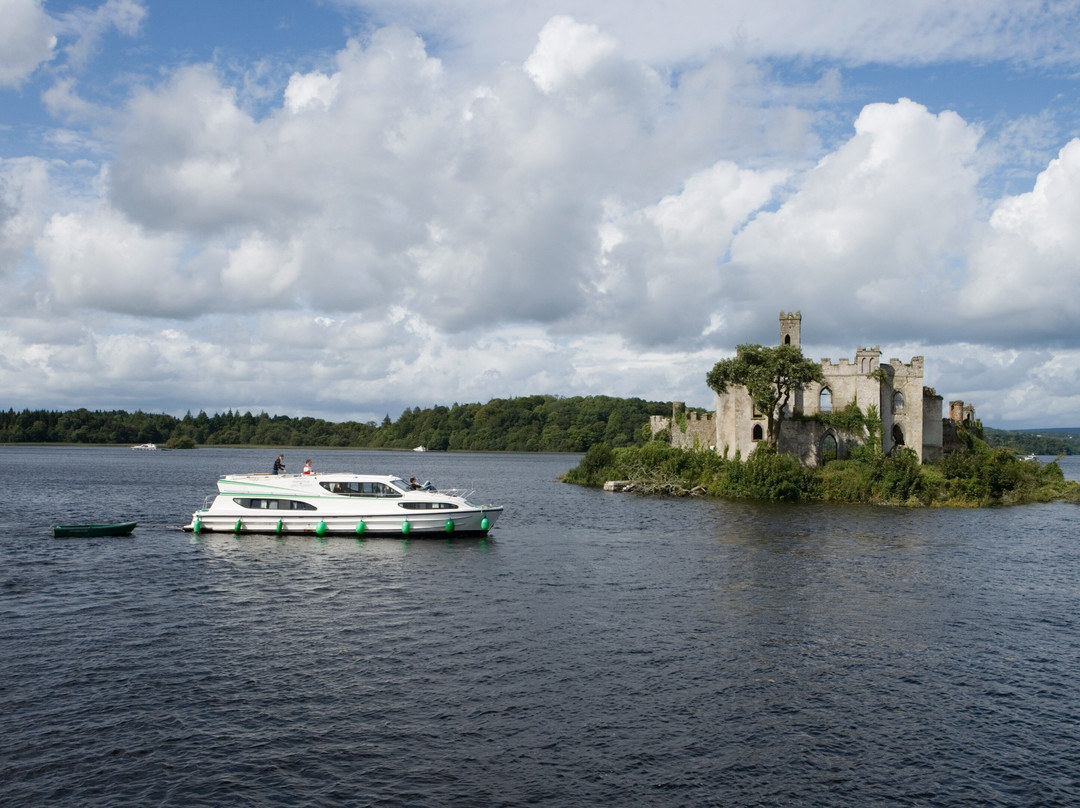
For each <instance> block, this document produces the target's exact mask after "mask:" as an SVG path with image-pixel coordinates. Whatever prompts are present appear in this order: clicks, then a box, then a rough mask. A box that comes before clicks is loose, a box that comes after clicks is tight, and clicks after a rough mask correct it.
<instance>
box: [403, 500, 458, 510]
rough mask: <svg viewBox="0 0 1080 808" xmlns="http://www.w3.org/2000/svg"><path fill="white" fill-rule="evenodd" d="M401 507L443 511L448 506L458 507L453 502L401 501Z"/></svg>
mask: <svg viewBox="0 0 1080 808" xmlns="http://www.w3.org/2000/svg"><path fill="white" fill-rule="evenodd" d="M398 507H399V508H408V509H409V510H410V511H441V510H445V509H448V508H457V505H455V504H454V503H453V502H399V503H398Z"/></svg>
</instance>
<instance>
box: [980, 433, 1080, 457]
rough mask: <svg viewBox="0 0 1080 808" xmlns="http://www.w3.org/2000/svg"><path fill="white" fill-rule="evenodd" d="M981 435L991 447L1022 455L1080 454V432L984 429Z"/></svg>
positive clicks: (1054, 455)
mask: <svg viewBox="0 0 1080 808" xmlns="http://www.w3.org/2000/svg"><path fill="white" fill-rule="evenodd" d="M983 433H984V435H985V437H986V442H987V443H989V444H990V445H991V446H1006V447H1008V448H1010V449H1015V450H1016V451H1018V452H1021V453H1023V454H1037V455H1051V456H1053V457H1057V456H1058V455H1073V454H1076V453H1077V452H1080V430H1077V431H1073V430H1068V429H1048V430H1040V431H1038V432H1029V431H1023V432H1018V431H1015V430H1007V429H990V428H989V427H985V428H984V429H983Z"/></svg>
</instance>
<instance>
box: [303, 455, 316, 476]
mask: <svg viewBox="0 0 1080 808" xmlns="http://www.w3.org/2000/svg"><path fill="white" fill-rule="evenodd" d="M313 473H314V472H313V471H312V469H311V460H310V458H309V459H308V460H307V461H306V462H305V463H304V474H313Z"/></svg>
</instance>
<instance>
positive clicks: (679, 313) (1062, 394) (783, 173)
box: [0, 0, 1080, 428]
mask: <svg viewBox="0 0 1080 808" xmlns="http://www.w3.org/2000/svg"><path fill="white" fill-rule="evenodd" d="M1078 282H1080V0H1039V1H1038V2H1030V1H1027V0H910V2H907V3H896V4H885V3H873V2H866V1H865V0H863V1H861V2H860V1H858V0H836V2H832V3H827V4H823V3H820V2H817V0H757V1H756V2H750V1H749V0H744V2H735V1H734V0H635V2H629V3H628V2H626V0H619V1H618V2H616V0H564V1H563V2H553V1H552V0H534V2H530V3H525V4H522V3H511V2H507V0H369V1H368V2H365V1H364V0H288V1H287V2H286V1H284V0H229V2H221V0H215V2H207V0H185V2H183V3H176V2H166V1H165V0H104V2H100V1H99V2H93V0H91V2H87V3H78V2H61V1H60V0H55V1H54V0H0V408H3V409H8V408H12V409H16V410H21V409H24V408H30V409H50V410H67V409H75V408H79V407H86V408H88V409H93V410H96V409H126V410H129V411H134V410H136V409H141V410H143V411H145V412H166V413H171V414H174V415H178V416H179V415H183V414H184V413H185V412H187V411H191V412H193V413H197V412H198V411H199V410H204V411H206V412H207V413H214V412H225V411H226V410H233V411H241V412H244V411H251V412H254V413H258V412H267V413H270V414H282V415H290V416H296V417H299V416H312V417H319V418H327V419H330V420H333V421H343V420H360V421H367V420H376V421H378V420H381V419H382V418H383V416H384V415H390V417H391V418H397V416H398V415H400V413H401V412H402V410H403V409H405V408H409V407H430V406H434V405H440V404H441V405H450V404H453V403H455V402H458V403H468V402H486V401H488V400H490V399H492V398H503V397H512V396H525V395H534V394H552V395H559V396H576V395H611V396H626V397H629V396H636V397H640V398H645V399H649V400H657V401H670V400H676V401H685V402H686V403H687V404H689V405H691V406H699V407H710V408H711V406H712V393H711V391H709V389H708V388H707V386H706V385H705V374H706V373H707V372H708V370H709V369H710V368H711V367H712V366H713V364H714V363H715V362H717V361H719V360H721V359H724V358H727V357H730V356H732V355H733V354H734V351H735V347H736V346H737V345H738V344H740V343H760V344H776V342H777V341H778V339H779V322H778V317H779V314H780V312H781V311H800V312H801V313H802V344H803V350H804V353H805V354H806V355H807V356H809V357H811V358H814V359H821V358H825V357H828V358H831V359H833V360H834V361H836V360H839V359H842V358H849V359H853V358H854V354H855V351H856V348H857V347H859V346H867V347H869V346H875V345H876V346H880V347H881V351H882V361H888V360H890V359H893V358H896V359H900V360H902V361H904V362H909V361H910V360H911V358H912V357H914V356H923V357H925V368H926V370H925V373H926V377H925V383H926V384H927V385H928V386H931V387H934V388H935V389H936V390H937V392H938V394H940V395H941V396H943V397H944V399H945V400H946V401H949V400H953V399H963V400H965V401H968V402H971V403H974V405H975V407H976V412H977V414H978V416H979V417H980V418H981V419H982V421H983V423H984V424H986V425H987V426H994V427H1000V428H1037V427H1076V426H1080V293H1078V292H1080V283H1078Z"/></svg>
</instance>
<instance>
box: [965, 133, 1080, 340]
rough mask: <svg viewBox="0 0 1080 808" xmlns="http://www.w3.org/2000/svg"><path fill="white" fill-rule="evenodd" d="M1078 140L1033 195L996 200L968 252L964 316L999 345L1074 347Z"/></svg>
mask: <svg viewBox="0 0 1080 808" xmlns="http://www.w3.org/2000/svg"><path fill="white" fill-rule="evenodd" d="M1078 221H1080V139H1074V140H1072V141H1070V142H1069V143H1067V144H1066V145H1065V146H1064V148H1062V149H1061V152H1060V154H1059V155H1058V156H1057V158H1056V159H1054V160H1052V161H1051V162H1050V164H1049V165H1048V166H1047V167H1046V170H1044V171H1043V172H1042V173H1041V174H1039V176H1038V179H1036V181H1035V186H1034V188H1032V190H1031V191H1029V192H1027V193H1023V194H1018V195H1016V196H1008V197H1005V198H1003V199H1002V200H1000V201H999V202H998V204H997V206H996V208H995V210H994V213H993V215H992V216H991V218H990V223H989V228H988V231H987V232H986V233H985V234H984V238H983V239H982V240H981V241H980V243H979V245H978V247H977V248H976V249H975V250H974V251H973V255H972V260H971V275H970V279H969V281H968V284H967V287H966V289H965V291H964V295H963V296H962V297H961V298H960V301H961V310H962V311H963V312H964V314H965V316H967V317H968V318H970V319H971V320H972V321H973V322H979V323H983V324H985V327H984V328H983V329H980V330H981V332H982V333H981V334H980V336H982V337H984V338H985V339H988V340H995V341H1001V342H1006V343H1007V342H1014V341H1017V340H1021V341H1027V340H1031V339H1039V340H1046V339H1051V340H1055V339H1056V340H1058V341H1068V342H1070V343H1071V342H1073V341H1074V339H1073V333H1074V332H1075V330H1076V326H1077V323H1078V322H1080V301H1078V300H1077V298H1076V295H1075V294H1072V290H1074V289H1076V288H1077V286H1078V285H1080V231H1078V229H1077V226H1076V223H1077V222H1078Z"/></svg>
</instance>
